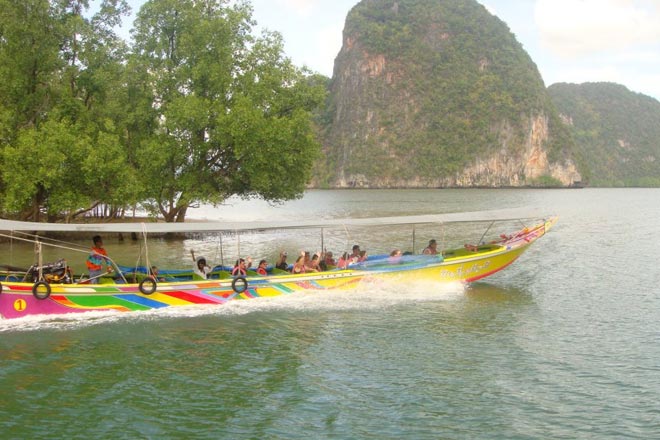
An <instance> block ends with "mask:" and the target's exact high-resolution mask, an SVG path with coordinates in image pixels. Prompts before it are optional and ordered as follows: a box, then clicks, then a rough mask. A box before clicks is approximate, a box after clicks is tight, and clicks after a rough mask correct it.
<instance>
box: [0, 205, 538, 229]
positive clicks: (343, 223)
mask: <svg viewBox="0 0 660 440" xmlns="http://www.w3.org/2000/svg"><path fill="white" fill-rule="evenodd" d="M541 217H542V216H541V215H539V213H538V211H537V210H535V209H529V208H511V209H501V210H486V211H473V212H455V213H445V214H430V215H413V216H399V217H377V218H351V219H346V218H337V219H316V220H289V221H253V222H245V221H242V222H222V221H205V220H191V221H187V222H184V223H165V222H156V221H149V222H141V223H138V222H133V223H124V222H121V223H36V222H21V221H14V220H4V219H0V231H16V232H120V233H133V232H135V233H147V234H149V233H152V234H164V233H194V232H197V233H199V232H209V233H210V232H230V233H234V232H243V231H265V230H278V229H314V228H317V229H320V228H326V229H333V228H345V227H365V226H393V225H422V224H437V223H470V222H491V221H492V222H503V221H516V220H526V219H538V218H541Z"/></svg>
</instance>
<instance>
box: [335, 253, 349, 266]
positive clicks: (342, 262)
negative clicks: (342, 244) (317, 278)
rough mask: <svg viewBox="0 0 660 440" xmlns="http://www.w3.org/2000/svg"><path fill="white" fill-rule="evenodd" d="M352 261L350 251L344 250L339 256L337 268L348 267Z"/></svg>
mask: <svg viewBox="0 0 660 440" xmlns="http://www.w3.org/2000/svg"><path fill="white" fill-rule="evenodd" d="M350 262H351V258H350V257H349V256H348V252H344V253H343V254H342V255H341V257H339V261H337V268H338V269H346V268H348V265H349V263H350Z"/></svg>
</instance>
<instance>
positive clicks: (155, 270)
mask: <svg viewBox="0 0 660 440" xmlns="http://www.w3.org/2000/svg"><path fill="white" fill-rule="evenodd" d="M149 276H150V277H151V278H153V279H154V280H156V281H165V278H163V277H159V276H158V267H156V266H151V269H150V270H149Z"/></svg>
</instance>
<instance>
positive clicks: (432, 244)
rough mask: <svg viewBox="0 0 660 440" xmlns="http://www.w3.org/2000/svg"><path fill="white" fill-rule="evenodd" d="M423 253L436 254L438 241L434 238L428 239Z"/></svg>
mask: <svg viewBox="0 0 660 440" xmlns="http://www.w3.org/2000/svg"><path fill="white" fill-rule="evenodd" d="M422 254H424V255H437V254H438V243H437V242H436V241H435V239H433V240H430V241H429V245H428V246H426V248H424V250H423V251H422Z"/></svg>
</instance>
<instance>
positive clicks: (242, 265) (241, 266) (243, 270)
mask: <svg viewBox="0 0 660 440" xmlns="http://www.w3.org/2000/svg"><path fill="white" fill-rule="evenodd" d="M250 266H252V258H250V257H247V260H246V259H245V258H239V259H238V260H236V264H235V265H234V268H233V269H232V271H231V275H232V276H233V277H237V276H246V275H247V270H248V268H249V267H250Z"/></svg>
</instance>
